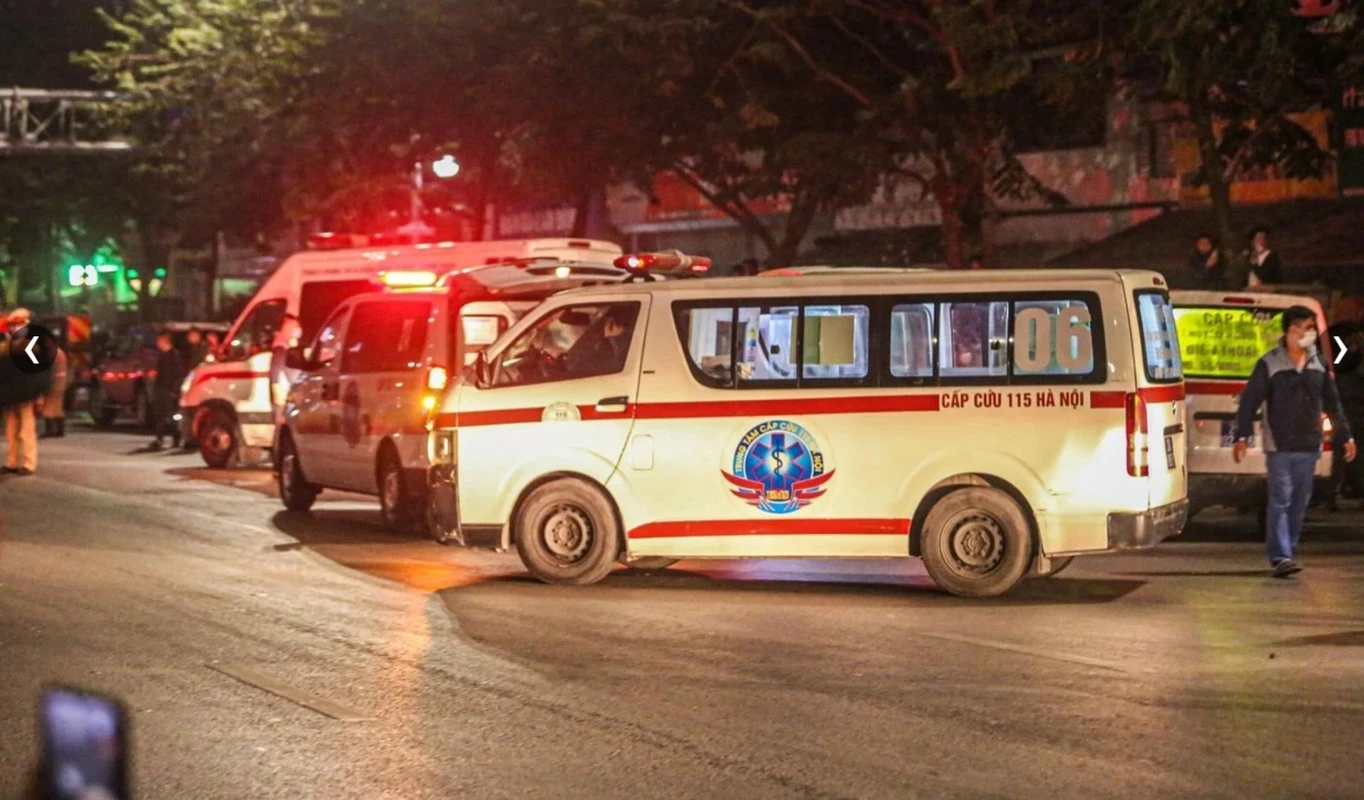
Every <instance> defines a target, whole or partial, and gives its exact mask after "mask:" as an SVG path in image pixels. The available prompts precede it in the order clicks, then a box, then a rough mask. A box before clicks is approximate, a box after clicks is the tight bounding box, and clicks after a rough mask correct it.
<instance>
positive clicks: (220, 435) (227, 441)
mask: <svg viewBox="0 0 1364 800" xmlns="http://www.w3.org/2000/svg"><path fill="white" fill-rule="evenodd" d="M208 444H209V447H211V448H213V449H214V450H216V451H217V452H219V453H222V452H225V451H226V450H227V449H228V448H230V447H232V434H231V433H228V432H227V431H226V430H224V429H223V428H214V429H213V430H211V431H209V432H208Z"/></svg>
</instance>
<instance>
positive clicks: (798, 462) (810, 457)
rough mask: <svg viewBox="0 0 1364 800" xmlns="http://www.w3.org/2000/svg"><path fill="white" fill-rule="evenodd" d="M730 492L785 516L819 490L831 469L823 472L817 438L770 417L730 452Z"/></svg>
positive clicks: (814, 497) (816, 495)
mask: <svg viewBox="0 0 1364 800" xmlns="http://www.w3.org/2000/svg"><path fill="white" fill-rule="evenodd" d="M730 470H731V471H729V472H726V471H724V470H721V471H720V472H721V474H722V475H724V476H725V480H727V481H729V483H730V484H731V485H732V486H733V489H732V493H733V494H734V496H735V497H738V498H739V499H741V500H743V501H744V502H746V503H748V504H749V505H751V506H757V508H758V510H759V511H765V512H767V513H769V514H790V513H791V512H793V511H799V510H800V509H802V508H805V507H806V506H808V505H810V504H811V503H813V502H814V501H815V500H817V499H819V498H820V497H821V496H823V494H824V490H825V489H826V488H827V484H828V482H829V479H830V478H832V477H833V476H834V471H833V470H828V471H826V470H825V464H824V453H823V452H822V451H821V450H820V447H819V442H817V441H815V437H814V436H813V435H812V434H811V433H810V432H809V431H808V430H806V429H805V428H803V427H801V426H800V425H797V424H796V423H794V422H789V421H787V420H784V419H776V420H772V421H770V422H764V423H762V424H761V425H756V426H754V427H753V428H752V429H751V430H749V431H748V433H745V434H744V436H743V438H742V439H740V440H739V446H738V447H737V448H736V449H735V450H734V459H733V462H732V463H731V464H730Z"/></svg>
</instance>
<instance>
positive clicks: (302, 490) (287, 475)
mask: <svg viewBox="0 0 1364 800" xmlns="http://www.w3.org/2000/svg"><path fill="white" fill-rule="evenodd" d="M321 489H322V487H320V486H318V485H316V484H312V483H308V481H307V479H306V478H304V477H303V466H302V465H301V464H299V461H298V448H297V447H295V446H294V440H293V438H292V437H289V436H285V437H284V438H283V440H282V441H280V443H279V499H280V500H282V501H283V502H284V507H285V508H287V509H289V510H290V511H307V510H308V509H310V508H312V507H313V503H315V502H317V494H318V492H319V491H321Z"/></svg>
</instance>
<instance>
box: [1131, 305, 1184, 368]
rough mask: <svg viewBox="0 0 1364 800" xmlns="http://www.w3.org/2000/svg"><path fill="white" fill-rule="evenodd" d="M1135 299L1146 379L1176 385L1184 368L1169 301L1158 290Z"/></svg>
mask: <svg viewBox="0 0 1364 800" xmlns="http://www.w3.org/2000/svg"><path fill="white" fill-rule="evenodd" d="M1136 298H1137V320H1138V323H1139V324H1140V326H1141V344H1142V358H1143V360H1144V361H1145V364H1146V379H1147V380H1148V381H1151V382H1152V383H1177V382H1178V381H1180V380H1182V379H1183V377H1184V365H1183V361H1182V360H1181V358H1180V352H1179V334H1178V332H1177V326H1176V324H1175V314H1174V307H1173V306H1171V305H1170V298H1169V296H1168V295H1167V294H1165V292H1159V291H1142V292H1137V293H1136Z"/></svg>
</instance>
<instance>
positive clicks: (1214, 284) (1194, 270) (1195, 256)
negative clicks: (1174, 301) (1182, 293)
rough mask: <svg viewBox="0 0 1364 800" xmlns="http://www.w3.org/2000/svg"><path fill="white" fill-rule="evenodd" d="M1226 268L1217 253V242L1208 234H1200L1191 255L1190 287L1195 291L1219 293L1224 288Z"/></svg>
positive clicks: (1189, 266)
mask: <svg viewBox="0 0 1364 800" xmlns="http://www.w3.org/2000/svg"><path fill="white" fill-rule="evenodd" d="M1225 269H1226V267H1225V266H1224V265H1223V264H1222V256H1221V254H1219V253H1218V251H1217V242H1216V241H1214V240H1213V238H1212V237H1211V236H1209V235H1208V234H1206V233H1200V234H1198V238H1197V239H1195V240H1194V249H1193V252H1192V253H1190V254H1189V264H1188V272H1189V286H1190V288H1193V289H1203V290H1205V291H1217V290H1218V289H1223V288H1225V287H1224V286H1223V274H1224V271H1225Z"/></svg>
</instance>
